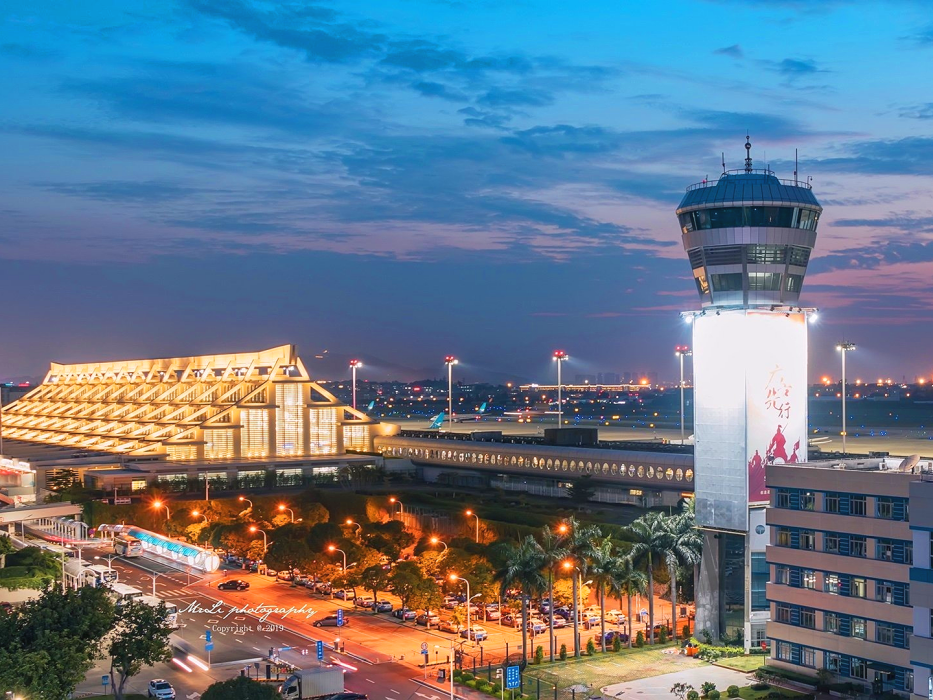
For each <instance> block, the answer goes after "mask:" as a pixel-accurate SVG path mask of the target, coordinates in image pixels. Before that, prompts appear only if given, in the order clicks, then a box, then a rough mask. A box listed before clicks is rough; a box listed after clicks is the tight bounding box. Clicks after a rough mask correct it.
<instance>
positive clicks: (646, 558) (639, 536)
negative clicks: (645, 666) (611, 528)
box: [628, 511, 671, 644]
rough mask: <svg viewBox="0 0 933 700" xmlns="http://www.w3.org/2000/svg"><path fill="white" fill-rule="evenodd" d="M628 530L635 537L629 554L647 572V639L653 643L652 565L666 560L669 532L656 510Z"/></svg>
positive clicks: (635, 522)
mask: <svg viewBox="0 0 933 700" xmlns="http://www.w3.org/2000/svg"><path fill="white" fill-rule="evenodd" d="M628 530H629V532H630V533H631V534H632V536H633V537H634V538H635V544H633V545H632V550H631V556H632V558H633V559H634V560H635V561H636V562H638V563H639V564H644V565H645V569H646V571H647V573H648V623H649V625H650V632H649V641H650V643H651V644H654V565H655V562H661V561H667V552H668V551H669V550H670V547H671V533H670V529H669V528H668V527H667V525H666V524H665V522H664V515H663V514H662V513H658V512H657V511H653V512H650V513H646V514H645V515H643V516H641V517H640V518H639V519H638V520H635V521H634V522H633V523H632V524H631V525H629V526H628Z"/></svg>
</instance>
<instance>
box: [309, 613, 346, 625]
mask: <svg viewBox="0 0 933 700" xmlns="http://www.w3.org/2000/svg"><path fill="white" fill-rule="evenodd" d="M314 626H315V627H337V616H336V615H325V616H324V617H322V618H321V619H320V620H315V621H314ZM349 626H350V618H348V617H347V616H346V615H344V616H343V624H342V625H340V627H349Z"/></svg>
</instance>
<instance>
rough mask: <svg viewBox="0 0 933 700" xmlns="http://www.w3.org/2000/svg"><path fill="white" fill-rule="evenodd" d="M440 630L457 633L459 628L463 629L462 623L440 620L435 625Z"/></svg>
mask: <svg viewBox="0 0 933 700" xmlns="http://www.w3.org/2000/svg"><path fill="white" fill-rule="evenodd" d="M437 629H439V630H440V631H441V632H450V633H451V634H459V633H460V630H462V629H465V628H464V626H463V625H461V624H460V623H458V622H453V621H452V620H441V621H440V623H439V624H438V626H437Z"/></svg>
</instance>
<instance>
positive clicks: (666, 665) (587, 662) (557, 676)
mask: <svg viewBox="0 0 933 700" xmlns="http://www.w3.org/2000/svg"><path fill="white" fill-rule="evenodd" d="M672 648H673V647H671V646H667V647H662V648H657V647H655V648H643V649H632V650H631V651H629V650H628V649H623V650H622V651H620V652H606V653H605V654H600V653H597V654H596V655H595V656H584V657H582V658H580V659H568V660H567V661H558V662H555V663H553V664H542V665H541V666H529V667H528V668H527V669H526V670H525V677H526V679H528V680H529V681H530V682H532V683H534V682H535V681H534V680H532V679H534V678H540V679H541V683H542V685H544V684H547V685H548V686H549V687H553V686H554V685H555V684H556V685H557V686H558V688H561V689H563V688H567V687H569V686H571V685H586V686H592V687H594V688H602V687H603V686H607V685H611V684H613V683H620V682H624V681H634V680H638V679H639V678H647V677H649V676H659V675H661V674H663V673H673V672H674V671H682V670H683V669H685V668H690V667H691V666H695V665H696V664H704V665H705V662H703V661H696V660H695V659H690V658H687V657H686V656H683V655H682V654H665V653H664V650H665V649H668V650H670V649H672ZM526 692H527V691H526Z"/></svg>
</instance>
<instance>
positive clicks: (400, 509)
mask: <svg viewBox="0 0 933 700" xmlns="http://www.w3.org/2000/svg"><path fill="white" fill-rule="evenodd" d="M389 503H398V514H399V515H405V506H403V505H402V502H401V501H400V500H398V499H397V498H396V497H395V496H391V497H390V498H389ZM394 510H395V509H394V508H393V511H394ZM392 516H393V517H394V516H395V513H394V512H393V513H392Z"/></svg>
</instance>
